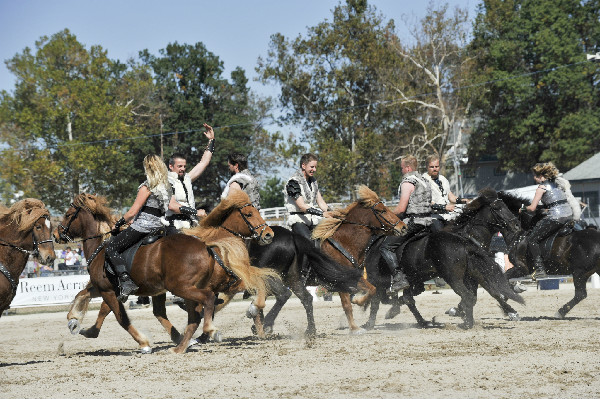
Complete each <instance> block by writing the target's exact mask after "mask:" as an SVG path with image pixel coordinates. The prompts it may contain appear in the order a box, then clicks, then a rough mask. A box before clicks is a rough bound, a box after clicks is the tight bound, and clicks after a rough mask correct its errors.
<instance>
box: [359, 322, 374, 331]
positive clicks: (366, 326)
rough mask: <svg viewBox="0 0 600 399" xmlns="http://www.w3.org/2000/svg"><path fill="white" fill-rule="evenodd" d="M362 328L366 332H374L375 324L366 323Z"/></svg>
mask: <svg viewBox="0 0 600 399" xmlns="http://www.w3.org/2000/svg"><path fill="white" fill-rule="evenodd" d="M362 328H364V329H365V330H372V329H374V328H375V324H371V323H365V324H363V325H362Z"/></svg>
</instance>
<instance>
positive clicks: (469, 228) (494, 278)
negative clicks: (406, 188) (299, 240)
mask: <svg viewBox="0 0 600 399" xmlns="http://www.w3.org/2000/svg"><path fill="white" fill-rule="evenodd" d="M496 200H497V197H496V194H495V191H493V190H487V191H483V192H482V195H480V197H478V198H477V199H476V200H474V201H472V202H471V203H470V204H469V205H467V206H466V207H465V211H464V212H465V213H464V215H463V216H461V217H460V218H459V220H458V221H457V222H456V224H454V226H452V227H448V229H447V230H442V231H438V232H432V233H430V234H427V235H425V234H423V235H422V236H420V237H415V239H414V240H411V241H409V242H408V243H407V245H406V247H405V248H404V252H403V254H402V255H401V265H402V266H403V268H404V272H405V273H406V274H407V277H408V280H409V282H410V287H409V288H408V289H406V290H404V291H403V295H402V297H401V298H397V299H395V300H394V303H393V307H392V309H394V307H395V308H396V312H395V314H397V313H398V311H397V309H399V307H400V305H401V304H406V305H407V306H408V308H409V309H410V311H411V312H412V314H413V315H414V316H415V319H416V320H417V323H418V325H419V327H421V328H431V327H443V324H440V323H434V322H433V321H427V320H425V319H424V318H423V317H422V316H421V314H420V313H419V311H418V309H417V308H416V305H415V301H414V296H416V295H418V294H420V293H422V292H423V291H424V282H425V281H427V280H430V279H432V278H434V277H442V278H443V279H444V280H445V281H446V283H448V285H450V287H451V288H452V289H453V290H454V291H455V292H456V293H457V294H458V295H459V296H460V297H461V302H460V304H459V309H461V310H462V311H461V313H460V316H461V317H462V318H463V324H462V325H461V327H463V328H465V329H469V328H472V327H473V325H474V319H473V308H474V306H475V303H476V301H477V287H478V285H482V286H483V287H484V288H485V289H486V290H487V291H488V292H489V293H490V295H492V297H494V298H495V299H496V300H497V301H498V302H499V303H500V305H501V307H502V309H503V310H504V311H505V312H506V313H515V314H516V311H515V310H514V309H512V307H510V306H509V305H508V304H507V303H506V299H507V298H508V299H512V300H514V301H516V302H519V303H524V301H523V299H522V298H521V297H520V296H519V295H517V294H516V293H515V292H514V291H513V290H512V288H511V286H510V285H509V283H508V281H507V280H506V278H505V277H504V274H503V273H502V271H501V270H500V268H499V267H498V265H497V264H496V262H495V261H494V260H493V259H491V258H490V257H489V255H488V253H487V252H486V251H485V250H484V247H485V246H484V245H483V244H482V243H483V242H486V241H491V238H492V234H494V233H495V232H496V231H498V229H500V230H502V231H503V232H504V233H506V234H507V235H511V234H514V231H515V229H517V228H518V226H517V225H516V224H515V223H516V222H515V220H514V218H508V219H505V217H507V216H510V217H512V214H511V213H510V212H509V210H508V208H506V207H503V204H502V202H501V201H496ZM452 231H462V232H463V233H462V234H465V235H466V236H465V237H461V236H460V235H458V234H455V233H453V232H452ZM467 237H468V238H467ZM487 245H488V246H489V242H488V243H487ZM380 246H381V242H377V243H375V245H374V246H373V250H372V251H371V252H370V254H369V259H368V260H367V262H366V266H367V267H366V271H367V276H368V279H369V281H370V282H371V283H373V284H374V285H375V286H376V287H377V291H378V292H379V293H380V294H379V295H378V296H377V297H376V298H375V299H374V300H373V301H371V312H370V316H369V321H368V322H367V323H366V324H365V325H364V326H363V327H365V328H368V329H371V328H373V327H374V325H375V319H376V315H377V311H378V309H379V303H380V302H382V301H383V299H384V297H383V295H385V294H383V292H385V288H386V287H387V286H389V284H390V271H389V268H388V266H387V265H386V264H385V261H384V260H383V259H382V258H381V256H380V255H379V247H380ZM398 250H399V251H402V248H399V249H398ZM392 309H390V310H392ZM393 315H394V314H393V313H392V316H391V317H393ZM387 317H388V316H386V318H387ZM391 317H389V318H391ZM511 318H512V317H511Z"/></svg>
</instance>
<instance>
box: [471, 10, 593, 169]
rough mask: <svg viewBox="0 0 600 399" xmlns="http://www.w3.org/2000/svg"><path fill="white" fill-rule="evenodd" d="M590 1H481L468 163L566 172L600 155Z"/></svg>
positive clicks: (475, 40)
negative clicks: (479, 86) (491, 159)
mask: <svg viewBox="0 0 600 399" xmlns="http://www.w3.org/2000/svg"><path fill="white" fill-rule="evenodd" d="M599 46H600V2H598V1H597V0H589V1H579V0H536V1H526V0H509V1H503V0H486V1H484V2H483V4H482V6H481V8H480V10H479V15H478V16H477V18H476V21H475V24H474V38H473V41H472V44H471V48H470V50H471V51H472V53H473V54H474V55H476V56H477V68H476V69H477V70H479V71H480V75H479V76H478V77H477V81H478V82H481V83H484V82H486V83H485V84H484V85H483V88H484V89H485V90H481V91H480V96H479V98H478V99H477V101H476V103H475V104H474V108H473V115H474V116H475V117H476V118H477V120H478V123H477V126H476V129H475V132H474V133H473V136H472V138H471V141H470V149H469V151H470V158H471V159H476V158H477V157H480V156H482V155H485V154H495V155H497V157H498V159H499V161H500V162H501V164H502V165H503V166H504V167H505V168H510V169H517V170H527V169H528V168H530V167H531V165H532V164H534V163H535V162H538V161H549V160H551V161H553V162H555V163H556V165H557V166H558V167H559V169H563V170H567V169H570V168H572V167H574V166H576V165H577V164H579V163H581V162H582V161H584V160H585V159H587V158H589V157H590V156H592V155H593V154H594V153H596V152H598V151H599V150H600V135H598V121H599V119H600V108H599V105H600V103H599V101H600V95H599V94H600V93H599V87H598V84H597V78H594V75H595V76H598V75H597V74H598V72H599V68H598V64H593V63H591V62H586V61H585V60H586V53H591V52H596V51H597V49H598V48H599Z"/></svg>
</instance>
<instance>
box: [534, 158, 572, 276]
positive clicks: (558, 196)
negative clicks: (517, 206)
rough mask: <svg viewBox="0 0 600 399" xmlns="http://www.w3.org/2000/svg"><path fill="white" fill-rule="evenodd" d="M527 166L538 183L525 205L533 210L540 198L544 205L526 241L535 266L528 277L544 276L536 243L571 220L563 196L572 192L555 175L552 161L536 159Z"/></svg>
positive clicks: (555, 169) (540, 253)
mask: <svg viewBox="0 0 600 399" xmlns="http://www.w3.org/2000/svg"><path fill="white" fill-rule="evenodd" d="M531 170H532V172H533V179H534V180H535V182H536V183H538V184H539V186H538V187H537V189H536V190H535V195H534V197H533V200H532V201H531V205H529V206H528V207H526V208H525V209H527V210H528V211H530V212H535V210H536V208H537V206H538V203H539V202H540V201H541V202H542V204H544V207H545V208H546V211H545V212H546V216H544V217H543V219H541V220H540V221H539V222H537V224H536V225H535V226H534V227H533V229H532V230H531V233H530V234H529V239H528V242H527V249H528V251H529V255H530V256H531V259H533V264H534V269H535V270H534V272H533V274H532V275H531V277H532V278H533V279H540V278H545V277H547V273H546V269H545V268H544V261H543V259H542V250H541V248H540V244H541V242H542V241H543V240H545V239H546V238H548V237H550V236H551V235H552V234H554V233H555V232H557V231H558V230H559V229H560V228H561V227H563V226H564V225H565V224H566V223H567V222H569V221H571V220H573V210H572V209H571V205H569V202H568V199H567V196H568V195H571V196H572V194H571V190H570V188H569V187H570V184H569V182H568V181H567V180H566V179H564V178H562V177H559V176H558V169H557V168H556V166H554V164H553V163H552V162H544V163H537V164H535V165H534V166H533V168H531Z"/></svg>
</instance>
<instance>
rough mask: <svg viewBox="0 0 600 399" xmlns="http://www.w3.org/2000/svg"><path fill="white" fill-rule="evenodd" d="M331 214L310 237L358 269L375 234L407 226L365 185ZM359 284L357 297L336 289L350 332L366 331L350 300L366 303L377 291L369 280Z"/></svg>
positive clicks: (330, 254)
mask: <svg viewBox="0 0 600 399" xmlns="http://www.w3.org/2000/svg"><path fill="white" fill-rule="evenodd" d="M332 214H333V217H331V218H324V219H322V220H321V221H320V222H319V224H318V225H317V226H316V227H315V229H314V230H313V233H312V237H313V238H314V239H317V240H320V243H321V251H322V252H323V253H324V254H325V255H327V256H328V257H329V258H331V259H332V260H333V261H334V262H336V263H339V264H342V265H345V266H346V267H347V268H349V269H356V270H358V271H360V272H361V273H362V270H363V267H364V264H365V261H366V256H367V253H368V252H369V249H370V247H371V246H372V244H373V242H375V241H376V239H377V238H378V237H381V236H384V235H396V236H399V235H402V234H404V232H405V229H406V225H405V224H404V223H403V222H402V221H401V220H400V219H399V218H398V217H397V216H396V215H395V214H394V213H393V212H392V211H391V210H390V209H389V208H388V207H386V206H385V205H384V204H383V202H382V201H381V200H380V199H379V197H378V196H377V194H376V193H375V192H373V191H372V190H370V189H369V188H368V187H367V186H360V187H359V189H358V200H357V201H355V202H353V203H352V204H350V205H348V206H347V207H346V208H345V209H342V210H336V211H333V212H332ZM361 284H362V285H363V286H364V287H367V291H366V293H365V295H363V296H362V297H360V298H352V299H351V297H350V294H351V293H350V292H339V296H340V300H341V302H342V308H343V309H344V313H345V314H346V318H347V320H348V326H349V328H350V333H351V334H362V333H364V332H365V330H364V328H362V327H359V326H358V325H357V324H356V322H355V321H354V315H353V312H352V304H356V305H359V306H362V307H365V306H367V305H368V304H369V302H370V301H371V299H372V298H373V296H374V295H375V293H376V288H375V287H374V286H373V285H371V284H370V283H369V282H368V281H364V282H361Z"/></svg>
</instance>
